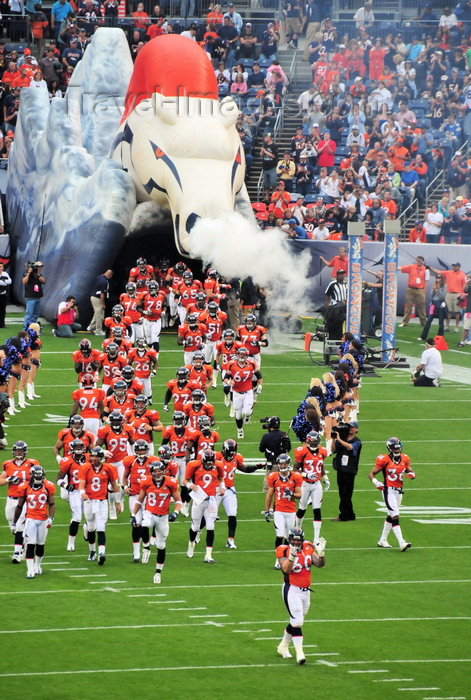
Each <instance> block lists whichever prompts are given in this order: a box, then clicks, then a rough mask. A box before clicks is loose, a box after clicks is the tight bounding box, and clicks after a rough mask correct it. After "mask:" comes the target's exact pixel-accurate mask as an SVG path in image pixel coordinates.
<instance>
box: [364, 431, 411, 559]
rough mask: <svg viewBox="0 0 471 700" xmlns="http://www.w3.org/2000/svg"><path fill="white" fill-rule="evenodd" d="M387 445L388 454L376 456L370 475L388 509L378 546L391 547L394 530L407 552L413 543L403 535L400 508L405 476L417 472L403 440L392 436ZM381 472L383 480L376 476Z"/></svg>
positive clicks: (403, 550) (400, 548)
mask: <svg viewBox="0 0 471 700" xmlns="http://www.w3.org/2000/svg"><path fill="white" fill-rule="evenodd" d="M386 447H387V448H388V454H386V455H379V457H377V458H376V464H375V466H374V467H373V469H372V470H371V471H370V473H369V475H368V478H369V479H370V481H372V482H373V484H374V485H375V486H376V488H377V489H379V490H380V491H381V492H382V494H383V499H384V503H385V505H386V508H387V510H388V515H387V517H386V520H385V523H384V525H383V532H382V533H381V537H380V538H379V541H378V547H383V548H384V549H391V545H390V544H389V542H388V535H389V533H390V532H391V530H392V531H393V533H394V535H395V537H396V539H397V542H398V544H399V550H400V551H401V552H405V551H406V549H409V548H410V547H411V543H410V542H406V541H405V539H404V537H403V535H402V530H401V526H400V525H399V508H400V506H401V502H402V494H403V490H402V486H403V481H404V476H407V478H408V479H415V472H414V471H413V469H412V467H411V466H410V458H409V456H408V455H406V454H404V453H403V452H402V442H401V441H400V440H399V438H397V437H390V438H389V440H388V441H387V442H386ZM379 472H382V474H383V481H379V479H377V478H376V474H379Z"/></svg>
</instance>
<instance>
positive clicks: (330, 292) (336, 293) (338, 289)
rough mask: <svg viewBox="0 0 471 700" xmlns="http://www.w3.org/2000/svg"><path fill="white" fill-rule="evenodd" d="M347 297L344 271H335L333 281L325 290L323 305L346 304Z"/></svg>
mask: <svg viewBox="0 0 471 700" xmlns="http://www.w3.org/2000/svg"><path fill="white" fill-rule="evenodd" d="M347 296H348V285H347V283H346V281H345V271H344V270H337V274H336V277H335V280H333V281H332V282H330V284H329V285H328V287H327V289H326V290H325V305H326V306H335V305H336V304H346V303H347Z"/></svg>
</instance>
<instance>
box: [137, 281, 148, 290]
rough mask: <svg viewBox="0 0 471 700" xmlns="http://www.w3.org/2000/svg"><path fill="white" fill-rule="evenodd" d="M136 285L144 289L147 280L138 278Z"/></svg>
mask: <svg viewBox="0 0 471 700" xmlns="http://www.w3.org/2000/svg"><path fill="white" fill-rule="evenodd" d="M136 285H137V288H138V289H144V287H145V286H146V280H143V279H139V280H137V282H136Z"/></svg>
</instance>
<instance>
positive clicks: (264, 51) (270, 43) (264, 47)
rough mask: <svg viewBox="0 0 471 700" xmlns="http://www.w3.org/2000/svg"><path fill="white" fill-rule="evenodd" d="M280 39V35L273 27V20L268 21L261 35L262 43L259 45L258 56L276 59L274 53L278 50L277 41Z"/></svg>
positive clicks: (270, 59) (271, 59)
mask: <svg viewBox="0 0 471 700" xmlns="http://www.w3.org/2000/svg"><path fill="white" fill-rule="evenodd" d="M279 41H280V35H279V33H278V32H277V31H276V29H275V25H274V24H273V22H269V24H268V27H267V29H266V30H265V31H264V32H263V35H262V44H261V47H260V56H261V57H262V58H266V59H267V60H268V61H274V60H275V59H276V53H277V50H278V42H279Z"/></svg>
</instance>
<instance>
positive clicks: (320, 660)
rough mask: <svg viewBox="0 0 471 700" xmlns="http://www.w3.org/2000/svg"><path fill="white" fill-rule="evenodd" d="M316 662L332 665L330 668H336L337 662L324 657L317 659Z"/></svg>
mask: <svg viewBox="0 0 471 700" xmlns="http://www.w3.org/2000/svg"><path fill="white" fill-rule="evenodd" d="M317 663H318V664H323V665H324V666H332V668H337V664H334V663H333V662H332V661H325V660H324V659H317Z"/></svg>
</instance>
